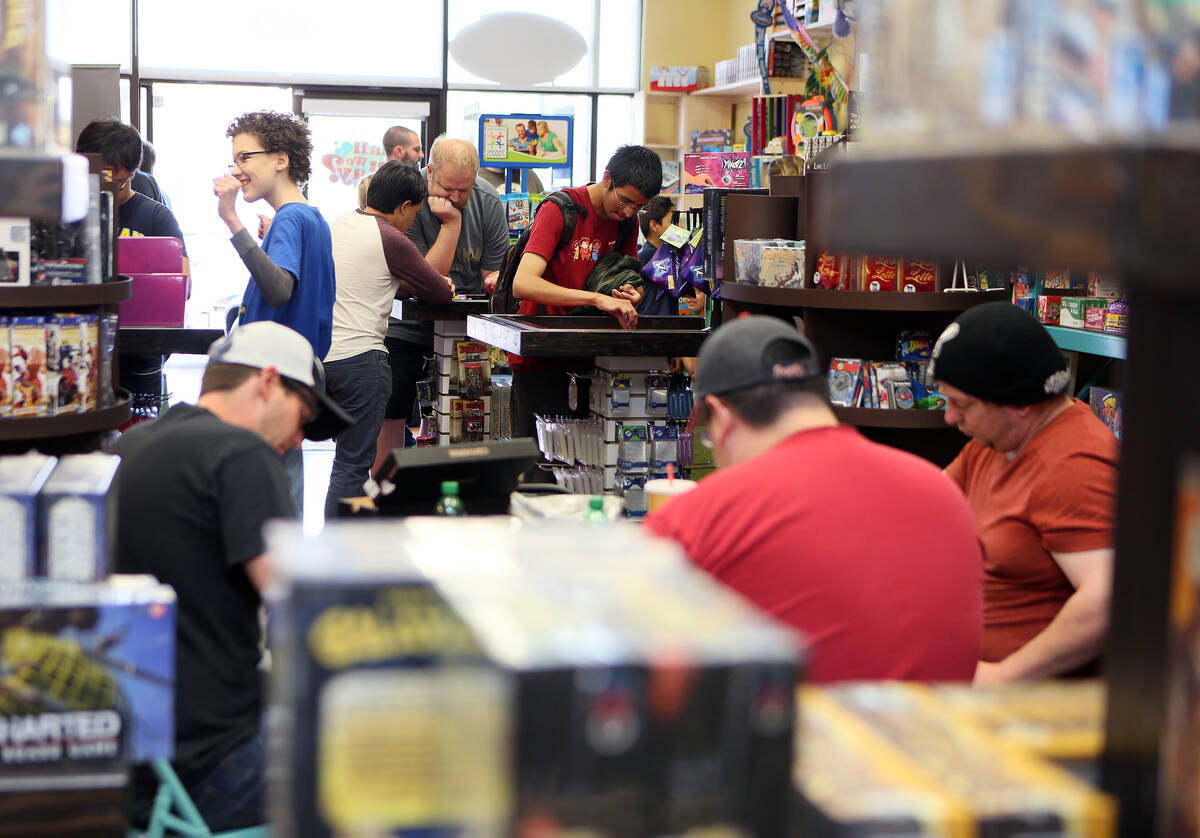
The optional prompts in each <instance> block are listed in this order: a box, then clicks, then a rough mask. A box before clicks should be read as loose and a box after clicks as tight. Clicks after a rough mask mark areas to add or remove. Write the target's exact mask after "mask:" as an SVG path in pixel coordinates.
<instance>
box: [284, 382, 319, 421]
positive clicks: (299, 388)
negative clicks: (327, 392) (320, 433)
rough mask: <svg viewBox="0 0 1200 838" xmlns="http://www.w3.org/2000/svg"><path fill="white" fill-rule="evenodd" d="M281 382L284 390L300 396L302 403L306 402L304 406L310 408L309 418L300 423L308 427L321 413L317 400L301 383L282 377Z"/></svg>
mask: <svg viewBox="0 0 1200 838" xmlns="http://www.w3.org/2000/svg"><path fill="white" fill-rule="evenodd" d="M280 381H282V382H283V386H284V389H287V390H291V391H292V392H293V393H295V394H296V395H297V396H299V397H300V401H302V402H304V406H305V407H307V408H308V411H309V415H308V417H307V418H306V419H305V420H304V421H303V422H301V423H300V424H301V425H307V424H308V423H309V422H311V421H312V420H313V419H314V418H316V415H317V414H318V413H319V412H320V411H319V409H318V407H317V400H316V399H315V398H314V397H313V394H312V392H311V391H310V390H309V389H308V388H307V387H305V386H304V385H303V384H301V383H300V382H299V381H293V380H292V379H290V378H284V377H283V376H280Z"/></svg>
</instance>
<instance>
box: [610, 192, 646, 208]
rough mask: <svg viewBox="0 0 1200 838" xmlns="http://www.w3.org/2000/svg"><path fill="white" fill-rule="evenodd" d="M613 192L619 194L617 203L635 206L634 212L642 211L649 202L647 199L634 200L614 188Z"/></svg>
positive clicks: (624, 205)
mask: <svg viewBox="0 0 1200 838" xmlns="http://www.w3.org/2000/svg"><path fill="white" fill-rule="evenodd" d="M613 194H614V195H616V196H617V205H618V206H622V207H633V211H634V212H641V211H642V210H643V209H644V208H645V206H646V204H647V203H648V202H647V201H634V200H631V199H629V198H626V197H625V196H624V195H622V194H621V193H620V192H618V191H617V190H616V189H613Z"/></svg>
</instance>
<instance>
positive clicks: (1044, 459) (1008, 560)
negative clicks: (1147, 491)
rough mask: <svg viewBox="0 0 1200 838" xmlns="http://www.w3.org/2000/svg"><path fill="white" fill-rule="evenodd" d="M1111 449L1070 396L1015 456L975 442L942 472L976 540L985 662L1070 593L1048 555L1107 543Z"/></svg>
mask: <svg viewBox="0 0 1200 838" xmlns="http://www.w3.org/2000/svg"><path fill="white" fill-rule="evenodd" d="M1118 451H1119V445H1118V443H1117V440H1116V437H1114V436H1113V434H1112V431H1110V430H1109V429H1108V428H1107V427H1106V426H1105V425H1104V423H1103V422H1101V421H1100V420H1099V419H1097V418H1096V417H1095V415H1093V414H1092V412H1091V410H1090V409H1089V408H1088V406H1087V405H1085V404H1084V403H1083V402H1081V401H1078V400H1074V401H1073V403H1072V404H1071V406H1070V407H1068V408H1067V409H1066V410H1064V411H1062V412H1061V413H1060V414H1058V415H1057V416H1055V417H1054V418H1053V419H1052V420H1051V421H1050V423H1049V424H1048V425H1046V426H1045V427H1044V428H1042V429H1041V431H1039V432H1038V433H1037V435H1036V436H1035V437H1034V438H1033V439H1032V440H1031V441H1030V443H1029V444H1028V445H1026V446H1025V447H1024V448H1023V449H1021V451H1020V452H1019V453H1018V454H1017V456H1016V457H1014V458H1013V459H1011V460H1010V459H1008V457H1006V456H1005V455H1004V454H1002V453H1000V452H999V451H996V450H994V449H991V448H987V447H985V446H982V445H980V444H979V443H977V442H975V441H974V440H972V441H970V442H968V443H967V444H966V446H965V447H964V448H963V450H962V452H961V453H959V455H958V457H957V458H955V460H954V462H952V463H951V464H950V465H949V467H948V468H947V469H946V474H947V475H949V477H950V478H951V479H952V480H954V482H956V483H958V485H959V486H961V487H962V488H963V491H964V492H965V493H966V496H967V503H968V504H969V505H970V507H971V511H972V512H973V513H974V515H975V524H976V526H977V527H978V529H979V536H980V539H981V540H982V541H983V552H984V583H983V650H982V654H981V658H982V660H985V661H989V662H995V661H1000V660H1003V659H1004V658H1006V657H1008V655H1010V654H1011V653H1012V652H1014V651H1016V650H1017V649H1019V648H1021V647H1022V646H1024V645H1025V644H1026V643H1028V642H1029V641H1030V640H1031V639H1032V638H1033V637H1034V636H1035V635H1037V634H1038V633H1040V632H1041V631H1042V629H1044V628H1045V627H1046V626H1047V625H1049V623H1050V621H1051V620H1053V619H1054V617H1055V615H1057V614H1058V612H1059V609H1061V608H1062V606H1063V603H1064V602H1066V601H1067V598H1068V597H1070V596H1071V594H1072V593H1074V591H1075V589H1074V587H1072V585H1071V582H1070V580H1069V579H1067V577H1066V575H1065V574H1064V573H1063V572H1062V570H1061V569H1060V568H1059V566H1058V563H1057V562H1055V561H1054V557H1053V556H1051V553H1076V552H1079V551H1082V550H1096V549H1099V548H1102V547H1112V546H1113V522H1114V518H1115V510H1116V496H1117V455H1118Z"/></svg>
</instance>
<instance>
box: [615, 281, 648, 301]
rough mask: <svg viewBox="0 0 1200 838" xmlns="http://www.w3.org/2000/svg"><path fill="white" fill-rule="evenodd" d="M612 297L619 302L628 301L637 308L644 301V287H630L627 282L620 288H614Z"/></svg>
mask: <svg viewBox="0 0 1200 838" xmlns="http://www.w3.org/2000/svg"><path fill="white" fill-rule="evenodd" d="M612 295H613V296H614V297H616V298H617V299H618V300H628V301H629V302H630V303H632V304H633V305H635V306H636V305H637V304H638V303H640V302H641V301H642V287H641V286H640V285H630V284H629V283H628V282H627V283H625V284H624V285H622V286H620V287H617V288H614V289H613V290H612Z"/></svg>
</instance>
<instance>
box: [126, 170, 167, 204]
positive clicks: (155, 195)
mask: <svg viewBox="0 0 1200 838" xmlns="http://www.w3.org/2000/svg"><path fill="white" fill-rule="evenodd" d="M129 185H130V187H132V188H133V191H134V192H141V193H142V194H143V195H145V196H146V197H147V198H150V199H151V200H155V201H158V202H159V203H160V204H162V205H163V206H166V205H167V202H166V201H165V200H163V193H162V189H160V188H159V186H158V181H157V180H155V179H154V178H153V177H152V176H150V175H148V174H146V173H145V172H134V173H133V180H132V181H130V183H129ZM168 209H170V207H168Z"/></svg>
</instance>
